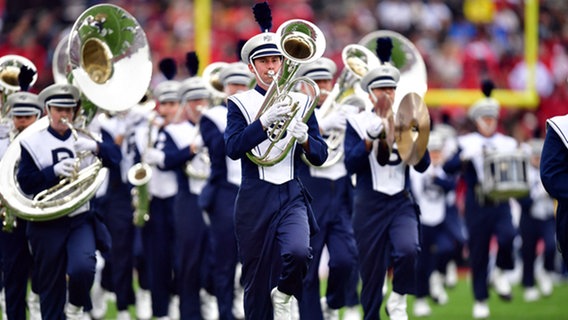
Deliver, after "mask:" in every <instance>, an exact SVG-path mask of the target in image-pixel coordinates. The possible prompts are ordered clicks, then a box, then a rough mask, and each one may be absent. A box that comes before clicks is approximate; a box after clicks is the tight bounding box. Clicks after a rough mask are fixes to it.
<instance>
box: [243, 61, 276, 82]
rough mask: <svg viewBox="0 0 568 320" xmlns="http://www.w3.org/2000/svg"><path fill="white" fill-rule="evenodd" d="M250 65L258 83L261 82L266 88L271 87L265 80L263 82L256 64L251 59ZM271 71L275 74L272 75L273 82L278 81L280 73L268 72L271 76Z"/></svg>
mask: <svg viewBox="0 0 568 320" xmlns="http://www.w3.org/2000/svg"><path fill="white" fill-rule="evenodd" d="M250 64H251V65H252V69H253V70H254V74H256V76H257V79H258V81H260V82H261V83H262V84H263V85H265V86H266V87H270V83H266V82H264V80H262V76H261V75H260V73H259V72H258V70H256V66H255V65H254V62H253V60H252V59H250ZM270 71H272V72H273V74H272V75H271V77H272V81H276V74H277V73H278V71H273V70H269V71H268V73H269V74H270Z"/></svg>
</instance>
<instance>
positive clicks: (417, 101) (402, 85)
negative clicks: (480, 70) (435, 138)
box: [359, 30, 430, 165]
mask: <svg viewBox="0 0 568 320" xmlns="http://www.w3.org/2000/svg"><path fill="white" fill-rule="evenodd" d="M381 37H389V38H391V40H392V43H393V49H392V55H391V60H392V63H393V64H394V66H395V67H397V68H398V70H399V71H400V80H399V81H398V84H397V87H396V94H395V98H394V102H393V105H392V111H393V113H394V119H393V120H394V130H392V131H391V132H392V133H389V132H387V136H388V135H389V134H394V137H391V139H392V140H394V141H395V142H396V144H397V146H398V151H399V154H400V157H401V159H402V161H404V162H405V163H407V164H409V165H415V164H416V163H418V161H420V159H421V158H422V156H423V155H424V153H425V152H426V147H427V145H428V137H429V135H430V115H429V113H428V108H427V107H426V104H425V103H424V100H423V98H424V95H425V94H426V91H427V90H428V76H427V73H426V64H425V63H424V59H422V55H421V54H420V52H419V51H418V49H417V48H416V46H414V44H413V43H412V42H411V41H410V40H408V39H407V38H406V37H404V36H403V35H401V34H400V33H397V32H394V31H390V30H377V31H373V32H371V33H369V34H367V35H366V36H364V37H363V38H362V39H361V41H359V44H361V45H363V46H365V47H367V48H369V49H370V50H371V51H373V52H375V49H376V45H377V39H378V38H381ZM390 147H392V146H390Z"/></svg>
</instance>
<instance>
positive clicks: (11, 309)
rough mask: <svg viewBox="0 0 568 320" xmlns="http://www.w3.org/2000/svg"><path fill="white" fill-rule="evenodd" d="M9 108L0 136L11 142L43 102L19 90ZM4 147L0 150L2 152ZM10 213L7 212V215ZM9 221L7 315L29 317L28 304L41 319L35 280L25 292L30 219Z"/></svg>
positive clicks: (4, 238) (2, 239)
mask: <svg viewBox="0 0 568 320" xmlns="http://www.w3.org/2000/svg"><path fill="white" fill-rule="evenodd" d="M5 103H6V106H5V107H6V108H7V109H8V110H10V114H9V116H10V118H11V119H7V120H11V121H10V122H5V123H1V124H0V128H1V129H0V131H1V132H3V133H4V132H5V133H6V135H5V136H4V137H3V138H2V139H0V143H2V144H4V143H5V145H6V147H7V146H8V144H9V143H10V140H11V139H10V137H11V136H13V135H14V134H18V133H19V132H21V131H23V130H24V129H25V128H27V127H28V126H30V125H31V124H32V123H34V122H35V121H36V120H37V119H39V118H40V117H41V114H42V109H43V108H42V105H41V103H40V102H39V100H38V97H37V95H36V94H33V93H29V92H16V93H12V94H10V95H9V96H8V99H7V101H6V102H5ZM4 152H5V149H4V150H2V151H1V155H3V154H4ZM7 214H9V213H7ZM8 217H9V216H6V217H5V219H6V218H8ZM12 218H13V219H15V220H14V221H12V222H10V220H9V219H6V220H4V224H7V223H13V224H15V225H10V226H8V225H4V227H5V228H8V229H6V231H4V229H3V230H2V232H0V244H1V250H2V254H3V256H2V275H3V279H4V290H5V297H6V309H5V310H4V311H5V312H6V316H7V317H8V319H26V307H27V308H28V310H29V312H30V317H31V318H32V319H36V320H37V319H40V318H41V315H40V314H39V313H40V310H39V297H38V295H37V293H35V292H36V290H37V289H36V288H35V286H36V283H34V281H32V290H31V291H30V292H29V293H28V298H27V299H28V303H26V292H27V291H28V280H29V279H30V276H31V275H32V256H31V252H30V249H29V246H28V238H27V236H26V228H27V224H28V221H27V220H24V219H20V218H17V217H12Z"/></svg>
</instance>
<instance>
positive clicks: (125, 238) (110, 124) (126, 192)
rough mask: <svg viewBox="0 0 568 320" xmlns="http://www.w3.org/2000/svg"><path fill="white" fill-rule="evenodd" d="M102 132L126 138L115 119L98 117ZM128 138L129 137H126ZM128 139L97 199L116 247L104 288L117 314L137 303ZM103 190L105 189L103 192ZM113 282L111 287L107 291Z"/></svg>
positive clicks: (108, 263)
mask: <svg viewBox="0 0 568 320" xmlns="http://www.w3.org/2000/svg"><path fill="white" fill-rule="evenodd" d="M98 118H99V120H100V127H101V131H104V132H107V133H108V134H109V135H110V136H111V137H112V139H113V141H116V138H117V136H118V135H119V134H123V133H122V130H123V128H122V127H123V126H124V122H123V121H121V119H119V116H115V117H111V118H108V117H98ZM125 134H126V133H125ZM126 142H127V139H124V141H123V145H121V146H118V147H119V148H120V149H121V155H122V160H121V162H120V166H117V167H116V168H112V169H111V170H109V175H108V181H107V185H106V186H102V187H101V188H99V190H98V192H100V193H102V195H101V196H100V197H98V198H97V199H96V201H97V208H96V210H97V211H98V212H99V213H100V214H101V215H102V216H103V218H104V221H105V224H106V225H107V228H108V229H109V231H110V235H111V238H112V243H113V246H112V248H111V250H110V252H109V253H108V254H106V255H105V256H104V258H105V266H104V268H105V270H104V271H103V278H106V277H107V276H108V277H109V278H110V279H103V281H102V285H103V287H105V289H107V290H109V291H112V292H114V293H115V294H116V308H117V310H118V311H123V310H128V307H129V306H130V305H133V304H134V302H135V298H134V287H133V273H132V270H133V268H134V231H135V226H134V224H133V223H132V216H133V211H134V210H133V207H132V198H131V195H130V189H131V186H130V185H129V184H128V180H127V178H126V174H127V172H128V169H129V168H130V167H131V166H132V164H133V163H132V162H133V158H132V156H133V153H134V152H132V151H129V150H128V147H127V143H126ZM103 187H104V188H103ZM107 282H110V287H106V286H107V285H108V284H107Z"/></svg>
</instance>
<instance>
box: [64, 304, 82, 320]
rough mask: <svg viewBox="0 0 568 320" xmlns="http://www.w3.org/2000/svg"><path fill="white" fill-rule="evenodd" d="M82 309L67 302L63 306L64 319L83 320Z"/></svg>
mask: <svg viewBox="0 0 568 320" xmlns="http://www.w3.org/2000/svg"><path fill="white" fill-rule="evenodd" d="M83 316H84V312H83V307H78V306H76V305H72V304H70V303H69V302H68V303H67V304H65V318H67V320H83Z"/></svg>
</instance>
